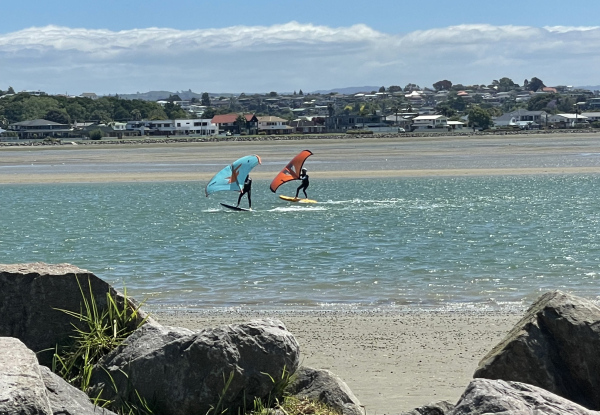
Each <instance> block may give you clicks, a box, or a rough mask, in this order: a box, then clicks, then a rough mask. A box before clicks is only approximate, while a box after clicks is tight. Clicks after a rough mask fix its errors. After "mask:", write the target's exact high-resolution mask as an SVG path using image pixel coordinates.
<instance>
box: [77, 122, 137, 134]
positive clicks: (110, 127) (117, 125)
mask: <svg viewBox="0 0 600 415" xmlns="http://www.w3.org/2000/svg"><path fill="white" fill-rule="evenodd" d="M80 124H83V123H80ZM85 124H87V125H85V126H83V127H81V132H82V133H83V135H85V136H89V135H90V133H91V132H92V131H95V130H100V131H102V134H103V135H104V136H105V137H114V138H123V137H129V136H132V135H137V133H134V132H133V131H127V123H124V122H110V123H108V124H99V123H85Z"/></svg>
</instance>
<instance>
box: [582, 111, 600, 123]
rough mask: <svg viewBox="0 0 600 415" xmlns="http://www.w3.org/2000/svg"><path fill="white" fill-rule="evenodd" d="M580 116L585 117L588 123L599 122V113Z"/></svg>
mask: <svg viewBox="0 0 600 415" xmlns="http://www.w3.org/2000/svg"><path fill="white" fill-rule="evenodd" d="M580 116H584V117H587V119H588V122H594V121H600V112H582V113H581V114H580Z"/></svg>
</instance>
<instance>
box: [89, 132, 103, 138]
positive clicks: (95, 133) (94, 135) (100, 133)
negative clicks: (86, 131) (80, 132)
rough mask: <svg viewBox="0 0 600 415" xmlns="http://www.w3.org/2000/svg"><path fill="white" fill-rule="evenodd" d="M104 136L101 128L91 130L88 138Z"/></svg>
mask: <svg viewBox="0 0 600 415" xmlns="http://www.w3.org/2000/svg"><path fill="white" fill-rule="evenodd" d="M102 137H104V133H103V132H102V130H92V131H90V140H100V139H102Z"/></svg>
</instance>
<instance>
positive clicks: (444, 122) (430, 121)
mask: <svg viewBox="0 0 600 415" xmlns="http://www.w3.org/2000/svg"><path fill="white" fill-rule="evenodd" d="M436 128H443V129H444V130H447V129H448V118H447V117H445V116H443V115H419V116H418V117H415V118H413V120H412V127H411V129H412V130H413V131H423V130H431V129H436Z"/></svg>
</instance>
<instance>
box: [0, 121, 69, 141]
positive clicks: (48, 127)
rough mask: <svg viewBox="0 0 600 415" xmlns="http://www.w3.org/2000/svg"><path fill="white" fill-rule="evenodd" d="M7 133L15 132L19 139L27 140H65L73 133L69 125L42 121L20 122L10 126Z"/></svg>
mask: <svg viewBox="0 0 600 415" xmlns="http://www.w3.org/2000/svg"><path fill="white" fill-rule="evenodd" d="M8 131H12V132H16V133H17V136H18V137H19V138H20V139H27V138H46V137H53V138H66V137H69V136H70V134H71V133H72V132H73V128H72V127H71V125H70V124H59V123H57V122H54V121H48V120H44V119H37V120H28V121H21V122H16V123H13V124H10V125H9V126H8Z"/></svg>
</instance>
